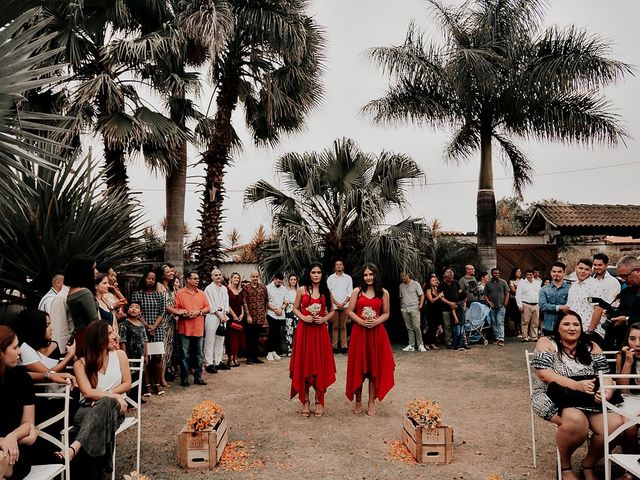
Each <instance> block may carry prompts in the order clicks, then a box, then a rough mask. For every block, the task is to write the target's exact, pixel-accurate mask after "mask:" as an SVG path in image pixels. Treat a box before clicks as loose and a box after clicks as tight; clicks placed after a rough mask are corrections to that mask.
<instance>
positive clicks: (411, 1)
mask: <svg viewBox="0 0 640 480" xmlns="http://www.w3.org/2000/svg"><path fill="white" fill-rule="evenodd" d="M448 3H460V2H455V1H452V0H450V1H449V2H448ZM311 8H312V13H313V15H314V16H315V18H316V21H317V23H318V24H320V25H322V26H323V27H324V29H325V31H326V37H327V52H326V56H327V61H326V74H325V76H324V84H325V98H324V102H323V104H322V106H321V107H320V108H318V109H317V110H315V111H314V113H313V114H312V115H311V116H310V117H309V121H308V128H307V130H306V131H304V132H302V133H299V134H297V135H295V136H293V137H290V138H284V139H283V141H282V142H281V143H280V145H279V146H278V147H277V148H274V149H271V148H255V147H254V146H253V145H252V143H251V137H250V136H249V135H248V134H247V133H246V130H245V129H244V124H243V120H242V117H241V115H239V114H238V115H236V116H235V126H236V129H237V130H238V131H239V133H240V135H241V138H242V141H243V143H244V150H243V151H242V152H241V153H240V154H239V155H237V156H236V157H237V158H236V159H235V163H234V165H233V166H232V167H230V168H229V171H228V173H227V175H226V177H225V181H226V188H227V198H226V199H225V203H224V207H225V209H226V214H225V216H226V222H225V224H224V227H223V231H224V232H225V235H226V233H228V232H229V231H230V230H231V229H232V228H234V227H236V228H238V230H239V231H240V234H241V240H242V241H248V240H249V239H250V237H251V235H252V233H253V232H254V231H255V229H256V228H257V227H258V225H260V224H264V225H265V226H266V227H267V228H269V226H270V222H271V219H270V215H269V212H268V210H267V209H266V208H265V207H263V206H250V207H244V205H243V200H242V199H243V192H244V188H245V187H246V186H247V185H249V184H251V183H254V182H255V181H257V180H260V179H265V180H267V181H269V182H272V183H276V182H277V180H276V178H275V176H274V172H273V164H274V161H275V160H276V159H277V158H278V157H279V156H280V155H282V154H283V153H286V152H291V151H296V152H304V151H320V150H322V149H324V148H327V147H330V146H331V144H332V142H333V140H334V139H336V138H340V137H350V138H353V139H354V140H355V141H356V142H357V143H358V144H359V145H360V147H361V148H362V149H363V150H364V151H368V152H372V153H379V152H381V151H382V150H388V151H393V152H398V153H404V154H408V155H410V156H411V157H413V158H414V159H415V160H416V161H417V162H418V163H419V164H420V165H421V166H422V168H423V169H424V170H425V172H426V176H427V184H426V185H425V186H420V187H415V188H414V189H413V191H412V192H411V195H410V201H411V204H410V206H409V208H408V210H407V211H406V212H404V214H403V215H401V216H415V217H422V218H424V219H425V220H426V221H428V222H430V221H431V220H433V219H434V218H438V219H439V220H440V221H441V223H442V224H443V228H444V229H446V230H459V231H464V232H470V231H475V230H476V220H475V201H476V189H477V176H478V164H479V155H475V156H474V157H472V158H471V159H470V161H469V162H468V163H466V164H462V165H459V166H457V165H445V164H444V163H443V155H442V152H443V149H444V146H445V145H446V143H447V139H448V138H449V136H450V134H451V131H444V130H440V131H434V130H431V129H424V128H423V129H419V128H417V127H414V126H410V125H403V126H398V127H393V128H389V127H377V126H374V125H373V123H372V122H371V120H370V119H368V118H363V117H362V116H361V115H360V113H359V111H360V108H361V107H362V106H363V105H364V104H365V103H366V102H368V101H369V100H371V99H373V98H378V97H380V96H381V95H383V93H384V88H385V85H386V79H384V78H383V77H382V76H381V75H380V72H379V71H378V70H377V69H376V68H374V67H373V65H371V64H370V63H369V62H368V61H367V60H366V59H365V58H364V56H363V52H365V51H366V50H367V49H368V48H370V47H374V46H388V45H397V44H400V43H401V42H402V41H403V39H404V34H405V32H406V29H407V25H408V24H409V22H410V21H411V20H412V19H413V20H415V21H416V22H417V24H418V25H420V26H422V27H423V28H424V29H425V30H427V31H428V32H429V33H430V35H431V38H434V39H438V38H439V37H438V33H437V29H435V26H434V22H433V17H432V15H431V12H430V11H429V10H428V8H427V5H426V3H425V2H423V1H421V0H402V1H390V0H387V1H382V0H340V1H338V0H315V1H313V2H312V6H311ZM639 14H640V2H638V1H637V0H611V1H608V2H603V1H602V0H553V1H550V2H549V5H548V9H547V15H546V24H547V25H559V26H566V25H569V24H574V25H576V26H577V27H581V28H586V29H587V30H588V31H589V32H590V33H594V34H598V35H600V36H602V37H604V38H606V39H608V40H610V41H611V42H612V44H613V51H612V56H613V57H614V58H616V59H619V60H622V61H624V62H627V63H630V64H633V65H640V51H639V45H638V44H639V42H638V40H639V38H640V36H639V35H638V25H637V19H638V18H639V16H640V15H639ZM639 75H640V70H636V75H635V76H628V77H627V78H626V79H625V80H624V81H622V82H620V83H619V84H617V85H615V86H613V87H611V88H609V89H608V90H607V94H608V96H609V98H610V100H611V101H612V102H613V104H614V106H615V108H616V113H617V114H618V115H619V116H620V117H621V118H622V121H623V125H624V126H625V128H626V129H627V130H628V131H629V133H630V135H631V136H632V138H631V139H630V140H629V141H628V142H627V146H626V148H625V147H624V146H622V147H619V148H617V149H612V148H607V147H603V146H596V147H594V148H583V147H578V146H572V147H566V146H562V145H559V144H540V143H535V142H532V143H527V142H524V141H518V144H519V146H520V147H521V148H522V149H523V151H525V152H526V154H527V155H528V156H529V158H530V159H531V161H532V163H533V165H534V170H535V177H534V184H533V185H532V186H530V187H527V189H526V191H525V192H524V196H525V198H524V200H525V201H526V202H532V201H536V200H540V199H545V198H555V199H558V200H563V201H567V202H573V203H614V204H615V203H617V204H626V203H638V200H639V196H638V188H637V185H638V179H639V178H640V158H639V156H638V138H639V137H640V95H639V94H638V92H640V77H639ZM210 95H211V89H210V88H206V89H205V90H204V92H203V94H202V97H201V98H200V103H201V104H203V105H204V106H205V107H204V108H205V109H206V105H207V104H208V102H209V98H210ZM190 157H191V158H190V162H191V163H194V162H195V161H196V160H197V159H198V158H199V157H198V152H197V151H196V150H195V149H191V150H190ZM499 161H500V160H499V156H498V155H494V162H495V165H494V176H495V190H496V198H501V197H503V196H509V195H512V193H513V191H512V182H511V180H510V179H508V178H507V177H508V176H509V175H510V172H509V171H505V170H504V169H503V168H502V166H501V165H500V163H499ZM202 171H203V169H202V167H192V168H190V169H189V175H190V176H192V178H190V179H189V180H188V181H189V182H191V184H189V185H188V186H187V201H186V215H185V220H186V222H187V224H188V225H189V227H190V228H191V230H192V231H193V232H194V234H195V233H198V232H199V230H198V225H199V215H198V213H197V210H198V207H199V205H200V193H199V191H200V190H199V189H198V186H197V183H198V182H199V181H200V178H199V176H200V175H202ZM130 175H131V185H132V188H133V190H135V191H139V192H141V193H140V198H141V200H142V203H143V205H144V207H145V209H146V212H147V217H148V220H149V222H150V223H152V224H155V225H157V224H159V222H160V220H161V219H162V218H163V217H164V215H165V211H164V189H163V188H164V182H163V181H162V179H161V178H154V177H153V175H152V174H149V172H148V171H147V170H146V169H145V168H144V166H143V165H142V161H136V162H135V163H134V165H133V166H132V167H131V168H130ZM401 216H397V218H395V219H393V220H398V219H400V218H401Z"/></svg>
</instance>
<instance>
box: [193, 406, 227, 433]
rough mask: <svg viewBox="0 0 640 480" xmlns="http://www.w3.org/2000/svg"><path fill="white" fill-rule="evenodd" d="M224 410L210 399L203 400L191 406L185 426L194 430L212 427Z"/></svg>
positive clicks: (198, 430)
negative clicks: (191, 409) (189, 415)
mask: <svg viewBox="0 0 640 480" xmlns="http://www.w3.org/2000/svg"><path fill="white" fill-rule="evenodd" d="M223 413H224V410H223V409H222V407H221V406H220V405H218V404H217V403H215V402H212V401H211V400H204V401H202V402H200V403H199V404H198V405H196V406H195V407H193V411H192V412H191V418H189V421H188V422H187V427H188V428H191V429H193V430H194V431H195V432H200V431H202V430H206V429H207V428H213V427H215V426H216V425H217V424H218V421H220V419H221V418H222V414H223Z"/></svg>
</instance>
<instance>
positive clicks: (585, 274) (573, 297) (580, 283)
mask: <svg viewBox="0 0 640 480" xmlns="http://www.w3.org/2000/svg"><path fill="white" fill-rule="evenodd" d="M592 267H593V263H592V262H591V260H590V259H588V258H581V259H580V260H578V264H577V265H576V268H575V272H576V277H577V280H576V281H575V282H573V283H572V284H571V288H569V296H568V298H567V306H568V307H569V309H570V310H573V311H574V312H576V313H577V314H578V315H580V318H581V319H582V328H583V329H584V332H585V333H586V334H587V335H590V336H591V340H593V341H594V342H596V343H597V344H598V345H599V346H601V347H602V345H603V344H604V328H603V326H602V325H601V322H600V319H601V317H602V307H600V306H599V305H598V304H597V303H594V302H592V299H594V298H603V295H604V291H603V290H602V287H601V286H600V284H599V283H598V282H597V281H596V279H595V278H593V277H592V276H591V269H592ZM560 310H563V311H566V309H563V308H560Z"/></svg>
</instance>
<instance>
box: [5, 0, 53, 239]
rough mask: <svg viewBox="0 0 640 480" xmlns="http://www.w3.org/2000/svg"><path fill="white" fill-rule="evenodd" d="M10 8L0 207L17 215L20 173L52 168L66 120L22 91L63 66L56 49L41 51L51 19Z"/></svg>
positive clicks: (44, 80)
mask: <svg viewBox="0 0 640 480" xmlns="http://www.w3.org/2000/svg"><path fill="white" fill-rule="evenodd" d="M12 6H13V7H15V8H13V9H12V8H11V7H12ZM7 8H8V9H9V11H11V12H13V13H15V14H16V15H17V17H15V18H9V17H7V16H6V15H7V12H4V15H0V19H2V20H5V22H3V23H2V24H3V25H4V28H2V29H1V30H0V207H1V208H2V209H3V210H4V211H5V212H7V213H16V212H18V211H19V210H20V209H21V207H22V203H21V202H22V201H23V200H24V199H23V198H21V197H19V196H15V195H14V192H15V190H14V189H15V184H16V183H18V182H19V181H20V180H21V178H22V177H21V174H26V175H29V174H31V173H32V170H30V169H29V168H28V166H29V165H32V164H35V165H40V166H43V167H48V168H54V164H53V163H52V162H53V161H55V160H56V159H58V158H60V155H61V154H62V150H63V149H62V147H63V146H62V145H61V144H60V143H59V142H56V141H55V140H54V139H53V136H55V134H57V133H60V132H61V131H63V129H62V128H61V127H60V123H61V121H62V118H61V117H59V116H54V115H49V114H46V113H41V112H37V111H33V110H30V109H29V106H28V105H27V102H26V99H25V97H24V92H26V91H28V90H30V89H35V88H39V87H41V86H43V85H46V84H49V83H50V82H51V80H50V78H49V77H50V76H51V75H54V74H56V73H58V71H59V70H60V68H61V67H60V66H59V65H55V64H53V65H52V64H51V59H52V58H53V57H54V56H55V55H56V53H57V52H56V51H55V50H54V51H51V50H44V51H41V50H42V47H43V45H45V44H46V43H47V41H48V40H49V39H50V37H48V36H47V35H45V34H44V30H45V28H46V25H47V23H48V22H46V21H42V22H35V23H30V22H31V21H32V19H33V17H34V15H35V14H36V13H37V12H38V10H37V9H31V10H27V11H26V12H25V11H21V10H20V9H19V8H18V6H17V5H14V3H13V2H9V5H7ZM2 20H0V21H2ZM0 233H2V234H4V233H5V232H4V225H1V226H0Z"/></svg>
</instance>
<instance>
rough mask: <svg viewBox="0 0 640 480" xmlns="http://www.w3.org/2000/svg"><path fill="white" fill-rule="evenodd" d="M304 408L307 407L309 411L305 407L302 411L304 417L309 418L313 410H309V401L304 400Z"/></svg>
mask: <svg viewBox="0 0 640 480" xmlns="http://www.w3.org/2000/svg"><path fill="white" fill-rule="evenodd" d="M304 408H306V409H307V411H306V412H305V411H304V409H303V410H302V412H300V414H301V415H302V416H303V417H304V418H309V417H310V416H311V412H310V411H309V401H306V402H304Z"/></svg>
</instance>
